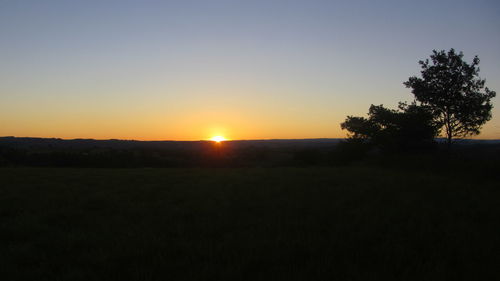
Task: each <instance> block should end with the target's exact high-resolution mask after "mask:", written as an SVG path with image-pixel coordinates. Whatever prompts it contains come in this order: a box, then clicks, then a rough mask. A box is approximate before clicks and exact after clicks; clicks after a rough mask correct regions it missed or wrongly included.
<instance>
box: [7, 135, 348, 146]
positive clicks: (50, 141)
mask: <svg viewBox="0 0 500 281" xmlns="http://www.w3.org/2000/svg"><path fill="white" fill-rule="evenodd" d="M342 140H344V139H340V138H338V139H329V138H323V139H269V140H229V141H224V143H223V145H225V146H231V147H238V148H240V147H241V148H245V147H269V148H276V147H297V148H307V147H322V146H332V145H335V144H337V143H339V142H340V141H342ZM210 142H212V141H137V140H117V139H110V140H94V139H59V138H18V137H0V145H3V146H8V147H16V148H54V149H57V148H62V149H66V148H67V149H71V148H73V149H89V148H114V149H130V148H154V149H161V148H165V149H175V148H189V147H197V146H199V145H201V144H204V143H210Z"/></svg>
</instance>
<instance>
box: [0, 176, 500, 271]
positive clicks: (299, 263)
mask: <svg viewBox="0 0 500 281" xmlns="http://www.w3.org/2000/svg"><path fill="white" fill-rule="evenodd" d="M499 199H500V190H499V185H498V182H496V181H494V180H491V179H490V180H488V179H487V178H486V179H479V180H477V179H474V178H470V177H467V175H456V176H446V175H442V174H432V173H421V172H420V173H419V172H412V171H405V170H399V169H398V170H394V169H389V168H380V167H378V168H377V167H356V166H351V167H330V168H267V169H264V168H260V169H259V168H245V169H243V168H242V169H64V168H3V169H0V241H2V242H1V245H0V279H1V280H5V281H9V280H13V281H14V280H51V281H56V280H72V281H77V280H333V279H336V280H492V278H495V277H497V278H498V276H500V271H499V269H498V268H499V267H498V262H499V260H500V259H499V257H500V256H499V253H500V220H499V215H500V207H499V206H500V204H499Z"/></svg>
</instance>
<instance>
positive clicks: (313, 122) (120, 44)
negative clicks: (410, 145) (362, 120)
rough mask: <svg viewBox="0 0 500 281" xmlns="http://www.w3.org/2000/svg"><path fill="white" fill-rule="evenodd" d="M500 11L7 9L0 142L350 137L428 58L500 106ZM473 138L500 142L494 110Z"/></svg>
mask: <svg viewBox="0 0 500 281" xmlns="http://www.w3.org/2000/svg"><path fill="white" fill-rule="evenodd" d="M499 15H500V1H497V0H491V1H482V0H476V1H470V0H468V1H459V0H455V1H439V0H433V1H427V0H425V1H424V0H419V1H415V0H412V1H405V0H397V1H396V0H394V1H382V0H381V1H372V0H367V1H352V0H351V1H334V0H330V1H319V0H303V1H293V0H287V1H285V0H282V1H277V0H248V1H239V0H226V1H219V0H200V1H191V0H179V1H166V0H164V1H150V0H135V1H131V0H85V1H84V0H82V1H76V0H73V1H72V0H65V1H62V0H60V1H52V0H44V1H40V0H33V1H28V0H0V136H37V137H59V138H97V139H108V138H118V139H143V140H153V139H154V140H199V139H207V138H210V137H211V136H213V135H223V136H225V137H226V138H230V139H268V138H322V137H344V136H345V132H342V131H341V130H340V126H339V123H340V122H342V121H343V120H344V119H345V117H346V115H364V114H366V112H367V110H368V107H369V106H370V104H372V103H373V104H384V105H385V106H388V107H396V105H397V102H398V101H405V100H406V101H409V100H412V95H411V92H410V90H409V89H406V88H405V87H404V86H403V85H402V82H404V81H406V80H407V79H408V77H409V76H412V75H416V74H418V73H419V70H420V68H419V65H418V64H417V62H418V60H420V59H424V58H426V57H428V56H429V55H430V54H431V51H432V50H433V49H449V48H455V49H456V50H458V51H463V52H464V54H465V57H466V59H467V60H468V61H470V60H471V58H472V57H473V56H474V55H478V56H479V58H480V59H481V64H480V67H481V73H480V74H481V77H483V78H486V81H487V82H486V85H487V86H488V87H489V88H491V89H493V90H496V91H497V92H499V94H500V16H499ZM499 98H500V97H497V98H495V100H494V102H493V103H494V105H495V109H494V111H493V119H492V120H491V121H490V122H489V123H488V124H487V125H486V126H485V127H484V129H483V133H482V134H481V135H480V136H479V138H500V102H498V99H499Z"/></svg>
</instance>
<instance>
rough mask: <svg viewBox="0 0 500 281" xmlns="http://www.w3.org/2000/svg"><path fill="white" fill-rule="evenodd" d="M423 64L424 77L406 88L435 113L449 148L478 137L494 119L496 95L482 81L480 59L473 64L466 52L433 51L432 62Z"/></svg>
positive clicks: (427, 61)
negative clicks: (464, 138) (475, 136)
mask: <svg viewBox="0 0 500 281" xmlns="http://www.w3.org/2000/svg"><path fill="white" fill-rule="evenodd" d="M419 64H420V66H421V68H422V70H421V75H422V77H421V78H419V77H415V76H413V77H410V78H409V79H408V81H406V82H404V83H403V84H404V85H405V86H406V87H407V88H412V93H413V94H414V95H415V99H416V100H417V101H418V102H420V103H421V104H422V105H425V106H428V107H429V108H430V109H431V111H432V114H433V115H434V118H435V121H436V123H437V124H438V126H439V128H444V134H445V136H446V140H447V144H448V147H449V146H451V144H452V140H453V139H455V138H462V137H466V136H471V135H478V134H479V132H480V129H481V127H482V126H483V125H484V123H486V122H487V121H488V120H490V119H491V109H492V108H493V106H492V104H491V102H490V100H491V99H492V98H493V97H495V95H496V93H495V92H494V91H491V90H490V89H488V88H487V87H485V86H484V84H485V80H484V79H480V78H479V67H478V65H479V58H478V57H477V56H476V57H474V59H473V60H472V63H471V64H469V63H467V62H465V61H464V60H463V53H462V52H460V53H456V52H455V50H454V49H450V50H449V51H448V52H445V51H444V50H442V51H436V50H433V53H432V55H431V56H430V61H429V59H426V60H425V61H419ZM483 88H484V91H483Z"/></svg>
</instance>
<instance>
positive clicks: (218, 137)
mask: <svg viewBox="0 0 500 281" xmlns="http://www.w3.org/2000/svg"><path fill="white" fill-rule="evenodd" d="M210 140H211V141H214V142H221V141H225V140H227V139H226V138H225V137H223V136H215V137H212V138H211V139H210Z"/></svg>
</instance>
